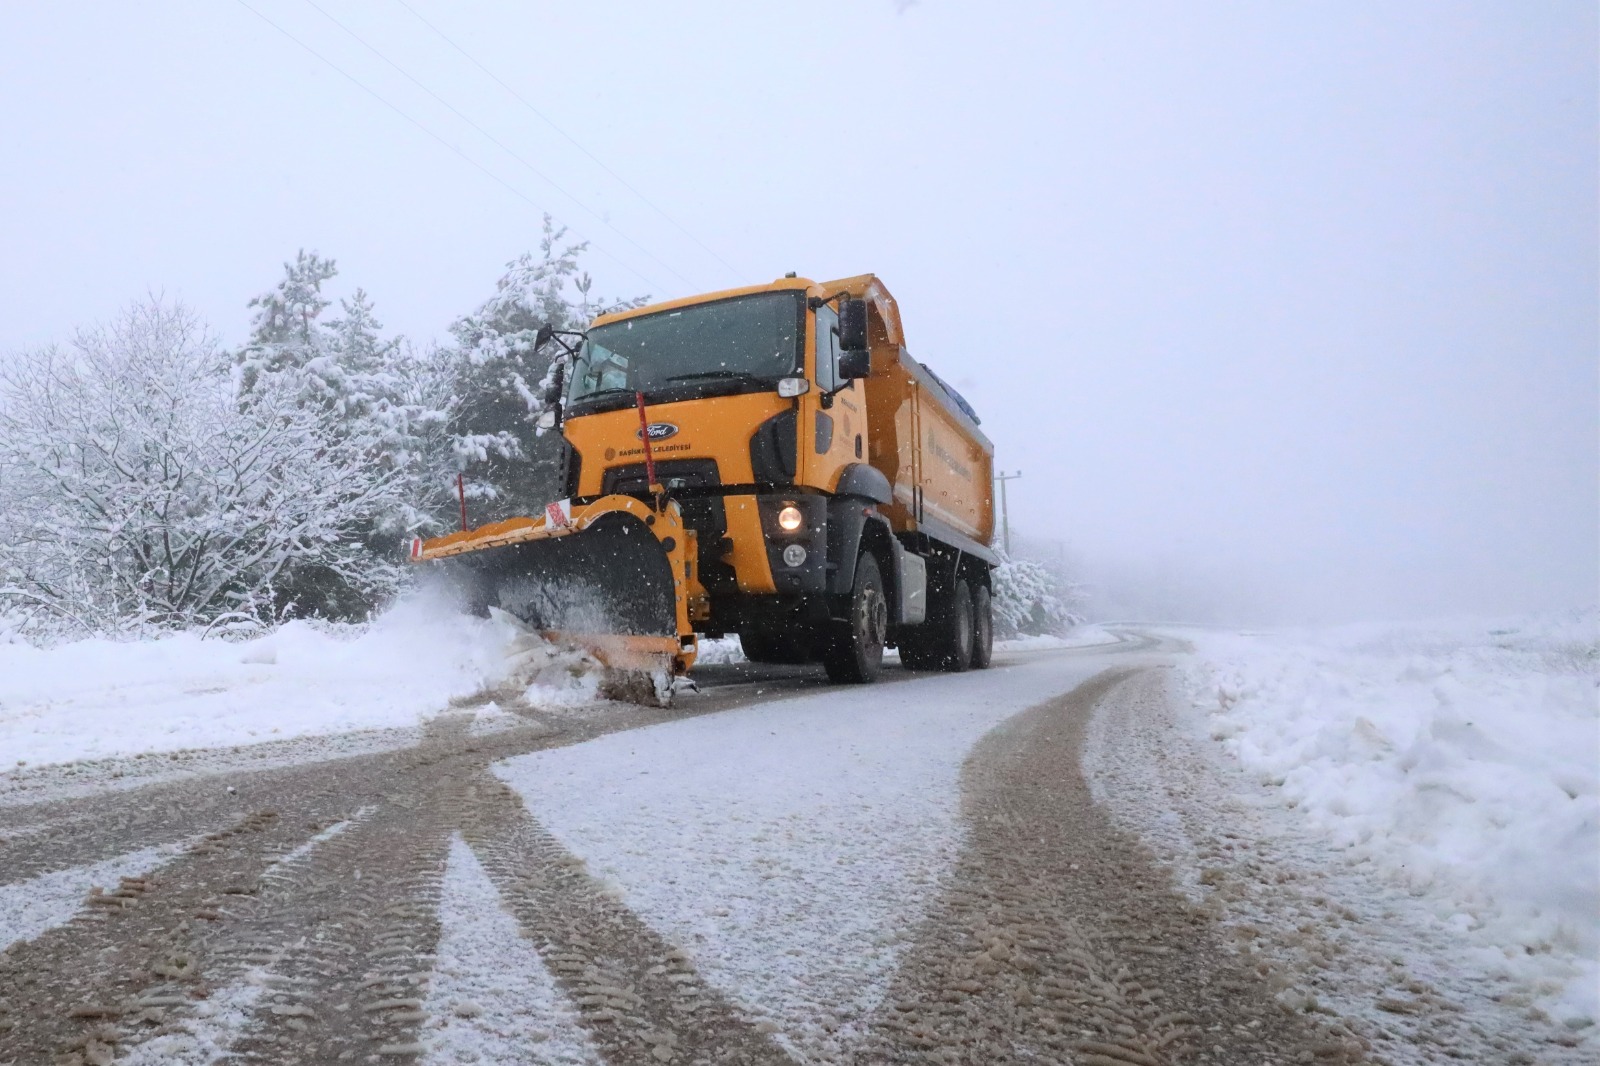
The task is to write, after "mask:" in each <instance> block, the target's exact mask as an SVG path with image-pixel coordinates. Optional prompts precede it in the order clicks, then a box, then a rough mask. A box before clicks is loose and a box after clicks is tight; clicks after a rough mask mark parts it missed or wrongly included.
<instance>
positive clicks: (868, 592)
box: [822, 552, 889, 685]
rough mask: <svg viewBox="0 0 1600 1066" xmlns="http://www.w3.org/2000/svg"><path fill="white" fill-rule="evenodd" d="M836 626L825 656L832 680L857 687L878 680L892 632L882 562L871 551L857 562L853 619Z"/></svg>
mask: <svg viewBox="0 0 1600 1066" xmlns="http://www.w3.org/2000/svg"><path fill="white" fill-rule="evenodd" d="M832 625H833V629H832V632H831V633H830V634H829V640H828V645H827V648H826V649H825V650H824V651H823V655H822V665H823V666H824V667H825V668H826V669H827V671H828V680H830V681H833V682H836V683H840V684H856V685H861V684H866V683H868V682H872V681H876V680H877V679H878V671H879V669H881V668H882V666H883V644H884V640H885V638H886V637H887V636H888V633H889V604H888V601H887V600H885V599H884V596H883V577H882V575H881V574H880V573H879V572H878V560H876V559H875V558H873V557H872V554H871V553H870V552H862V553H861V557H860V558H859V559H857V560H856V579H855V583H854V585H853V586H852V587H851V589H850V613H849V616H848V617H847V618H844V619H842V620H840V621H836V622H834V623H833V624H832Z"/></svg>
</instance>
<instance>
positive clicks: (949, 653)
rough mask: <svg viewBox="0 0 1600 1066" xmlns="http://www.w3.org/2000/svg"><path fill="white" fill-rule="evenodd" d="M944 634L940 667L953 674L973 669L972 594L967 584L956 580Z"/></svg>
mask: <svg viewBox="0 0 1600 1066" xmlns="http://www.w3.org/2000/svg"><path fill="white" fill-rule="evenodd" d="M943 621H944V626H943V632H942V633H941V634H940V645H941V647H940V648H939V665H940V666H941V667H942V668H944V669H946V670H949V671H950V672H951V673H957V674H959V673H961V672H962V671H963V670H969V669H971V668H972V593H971V592H970V591H969V590H968V587H967V583H966V582H965V581H963V580H962V579H961V578H957V579H956V583H955V586H954V587H953V588H951V590H950V597H949V599H947V600H946V601H945V617H944V619H943Z"/></svg>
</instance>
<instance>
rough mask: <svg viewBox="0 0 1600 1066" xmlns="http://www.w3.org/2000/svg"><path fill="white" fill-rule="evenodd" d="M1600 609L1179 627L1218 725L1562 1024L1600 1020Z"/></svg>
mask: <svg viewBox="0 0 1600 1066" xmlns="http://www.w3.org/2000/svg"><path fill="white" fill-rule="evenodd" d="M1597 634H1600V618H1597V616H1596V615H1595V614H1593V613H1588V614H1583V615H1576V616H1570V617H1566V618H1544V619H1531V620H1521V621H1517V622H1513V623H1502V624H1484V623H1474V622H1461V623H1454V624H1439V625H1431V626H1424V625H1411V626H1397V625H1389V626H1352V627H1345V628H1341V629H1336V630H1327V631H1321V632H1313V633H1305V632H1301V633H1275V634H1270V635H1251V636H1247V635H1242V634H1238V635H1224V634H1208V633H1205V632H1201V631H1191V630H1186V631H1185V632H1184V637H1185V639H1187V640H1189V641H1191V642H1192V643H1194V644H1195V645H1196V648H1197V652H1198V657H1199V661H1198V663H1197V665H1195V666H1193V667H1192V668H1190V670H1189V672H1188V681H1189V686H1190V690H1191V692H1192V693H1193V696H1194V699H1195V704H1196V706H1197V707H1199V708H1201V709H1203V710H1204V711H1206V712H1207V713H1208V714H1209V721H1210V730H1211V735H1212V737H1213V738H1214V739H1216V740H1219V741H1221V742H1222V744H1223V746H1224V748H1225V749H1226V750H1227V751H1228V752H1229V753H1231V754H1232V755H1233V756H1235V757H1236V758H1237V759H1238V760H1239V762H1240V763H1241V764H1242V765H1243V766H1244V767H1245V768H1246V769H1248V770H1251V771H1253V772H1256V773H1259V774H1260V775H1261V776H1262V778H1263V780H1264V781H1266V782H1267V783H1268V784H1271V785H1274V786H1276V787H1277V788H1278V789H1279V791H1280V795H1281V796H1282V799H1283V802H1284V803H1285V804H1286V805H1288V806H1290V807H1293V808H1296V809H1298V810H1299V811H1300V812H1301V814H1302V815H1303V816H1304V817H1305V818H1306V819H1308V820H1309V821H1310V822H1311V823H1312V824H1313V825H1315V826H1316V827H1317V828H1318V829H1319V830H1320V831H1321V832H1322V833H1323V834H1324V835H1325V837H1326V839H1327V840H1328V842H1329V843H1330V844H1331V845H1332V846H1333V847H1334V848H1337V849H1340V850H1341V851H1342V852H1343V853H1344V855H1345V857H1346V858H1347V859H1348V861H1349V862H1351V863H1355V864H1371V866H1372V867H1374V868H1376V870H1377V871H1378V872H1379V873H1381V874H1382V875H1383V876H1385V877H1386V878H1388V879H1389V880H1391V881H1392V882H1394V883H1398V884H1400V885H1402V886H1404V887H1405V888H1407V889H1408V890H1410V891H1411V892H1412V893H1413V894H1414V895H1416V896H1418V897H1419V898H1421V899H1423V900H1425V901H1427V902H1428V904H1429V905H1430V906H1431V908H1432V909H1433V911H1434V913H1435V914H1436V915H1437V916H1438V918H1439V919H1440V920H1441V921H1443V922H1445V923H1447V924H1448V925H1450V926H1453V927H1454V928H1456V929H1457V930H1458V931H1459V933H1460V935H1461V936H1462V938H1463V940H1464V941H1465V942H1468V943H1471V944H1475V945H1477V946H1478V948H1479V949H1480V950H1479V951H1478V952H1477V957H1478V958H1479V961H1480V963H1481V964H1482V965H1483V966H1484V967H1485V970H1486V971H1487V972H1489V973H1493V974H1498V975H1502V976H1504V977H1505V978H1507V979H1509V980H1514V981H1517V982H1519V983H1521V984H1524V985H1531V986H1533V987H1534V988H1535V989H1536V993H1537V995H1538V996H1539V999H1540V1002H1541V1005H1542V1006H1543V1007H1544V1009H1545V1010H1546V1011H1548V1012H1549V1013H1551V1014H1552V1015H1554V1016H1555V1017H1556V1018H1557V1020H1560V1021H1563V1022H1565V1023H1567V1024H1568V1025H1572V1026H1575V1027H1581V1026H1584V1025H1586V1024H1592V1023H1593V1022H1595V1021H1596V1020H1597V1016H1600V964H1597V956H1600V926H1597V923H1596V920H1595V917H1596V915H1597V914H1600V699H1597V691H1596V686H1597V682H1600V642H1597Z"/></svg>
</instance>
